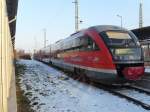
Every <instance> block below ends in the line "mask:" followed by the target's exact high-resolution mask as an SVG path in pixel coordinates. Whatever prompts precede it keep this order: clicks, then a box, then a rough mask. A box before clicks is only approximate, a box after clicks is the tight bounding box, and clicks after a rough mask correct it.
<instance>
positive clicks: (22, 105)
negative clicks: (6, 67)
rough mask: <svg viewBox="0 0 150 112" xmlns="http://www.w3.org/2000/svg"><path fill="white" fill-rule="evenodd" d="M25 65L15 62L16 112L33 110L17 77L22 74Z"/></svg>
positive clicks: (30, 111)
mask: <svg viewBox="0 0 150 112" xmlns="http://www.w3.org/2000/svg"><path fill="white" fill-rule="evenodd" d="M25 69H26V66H25V65H23V64H18V63H16V94H17V110H18V112H35V111H34V110H33V109H31V105H30V101H29V99H28V98H27V97H26V96H25V94H24V91H23V90H21V87H20V83H19V82H20V79H19V77H20V76H21V75H23V74H24V72H25Z"/></svg>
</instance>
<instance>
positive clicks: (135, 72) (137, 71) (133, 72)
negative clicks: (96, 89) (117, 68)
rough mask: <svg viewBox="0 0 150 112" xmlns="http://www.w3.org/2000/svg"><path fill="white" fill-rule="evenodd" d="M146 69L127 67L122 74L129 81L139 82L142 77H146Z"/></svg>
mask: <svg viewBox="0 0 150 112" xmlns="http://www.w3.org/2000/svg"><path fill="white" fill-rule="evenodd" d="M144 70H145V68H144V67H142V66H140V67H127V68H124V70H123V71H122V73H123V74H124V76H125V78H126V79H128V80H138V79H139V78H140V77H141V76H142V75H144Z"/></svg>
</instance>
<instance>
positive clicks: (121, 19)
mask: <svg viewBox="0 0 150 112" xmlns="http://www.w3.org/2000/svg"><path fill="white" fill-rule="evenodd" d="M117 17H119V18H120V21H121V24H120V26H121V28H122V27H123V18H122V16H121V15H117Z"/></svg>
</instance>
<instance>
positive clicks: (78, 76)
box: [74, 68, 89, 82]
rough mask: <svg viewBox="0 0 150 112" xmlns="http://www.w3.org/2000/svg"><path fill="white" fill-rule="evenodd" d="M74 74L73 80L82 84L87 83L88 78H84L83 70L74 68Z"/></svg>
mask: <svg viewBox="0 0 150 112" xmlns="http://www.w3.org/2000/svg"><path fill="white" fill-rule="evenodd" d="M74 72H75V75H76V76H75V77H76V78H75V79H76V80H79V81H82V82H89V78H88V77H87V76H86V73H85V70H84V69H80V68H75V69H74Z"/></svg>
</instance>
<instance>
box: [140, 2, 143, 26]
mask: <svg viewBox="0 0 150 112" xmlns="http://www.w3.org/2000/svg"><path fill="white" fill-rule="evenodd" d="M142 27H143V1H142V0H141V1H140V8H139V28H142Z"/></svg>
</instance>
